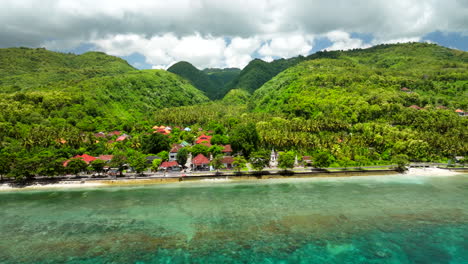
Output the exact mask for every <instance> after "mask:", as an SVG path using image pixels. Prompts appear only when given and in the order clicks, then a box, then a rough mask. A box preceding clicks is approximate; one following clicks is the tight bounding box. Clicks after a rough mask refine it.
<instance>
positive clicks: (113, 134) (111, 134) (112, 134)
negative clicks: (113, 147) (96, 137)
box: [108, 130, 122, 137]
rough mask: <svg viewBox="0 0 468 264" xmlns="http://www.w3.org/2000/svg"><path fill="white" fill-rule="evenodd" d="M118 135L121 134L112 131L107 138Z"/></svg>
mask: <svg viewBox="0 0 468 264" xmlns="http://www.w3.org/2000/svg"><path fill="white" fill-rule="evenodd" d="M120 134H122V132H120V131H118V130H114V131H112V132H109V134H108V136H109V137H112V136H120Z"/></svg>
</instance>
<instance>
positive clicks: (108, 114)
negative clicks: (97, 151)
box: [0, 48, 208, 131]
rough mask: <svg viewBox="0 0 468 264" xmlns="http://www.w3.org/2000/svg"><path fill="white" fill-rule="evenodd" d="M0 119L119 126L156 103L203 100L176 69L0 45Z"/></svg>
mask: <svg viewBox="0 0 468 264" xmlns="http://www.w3.org/2000/svg"><path fill="white" fill-rule="evenodd" d="M0 69H1V71H0V72H1V75H0V93H3V94H2V97H1V99H0V105H1V106H2V108H1V109H0V122H4V123H3V124H4V125H7V124H9V125H12V126H13V127H15V126H16V125H17V124H19V123H20V124H21V125H26V126H29V125H37V124H42V125H45V126H52V127H53V126H55V125H56V124H59V123H60V125H61V126H62V125H65V126H76V127H77V128H79V129H81V130H84V131H96V130H105V129H113V128H118V127H123V126H125V125H127V124H132V123H135V122H139V121H141V120H144V119H145V118H148V117H150V116H151V115H152V112H154V111H155V110H157V109H159V108H165V107H172V106H183V105H192V104H197V103H202V102H206V101H208V98H207V97H205V96H204V95H203V94H202V92H200V91H199V90H197V89H196V88H195V87H193V86H192V85H191V84H190V83H189V82H187V81H186V80H184V79H182V78H180V77H178V76H177V75H175V74H172V73H169V72H166V71H160V70H145V71H137V70H135V69H134V68H133V67H131V66H130V65H129V64H128V63H127V62H126V61H124V60H122V59H120V58H116V57H113V56H109V55H106V54H104V53H100V52H87V53H85V54H82V55H74V54H64V53H58V52H52V51H48V50H45V49H28V48H10V49H0Z"/></svg>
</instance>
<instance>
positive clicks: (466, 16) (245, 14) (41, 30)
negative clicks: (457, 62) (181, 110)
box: [0, 0, 468, 69]
mask: <svg viewBox="0 0 468 264" xmlns="http://www.w3.org/2000/svg"><path fill="white" fill-rule="evenodd" d="M408 41H431V42H435V43H439V44H441V45H444V46H447V47H451V48H457V49H461V50H468V0H0V48H5V47H15V46H26V47H46V48H48V49H51V50H55V51H62V52H75V53H82V52H86V51H89V50H98V51H103V52H106V53H108V54H112V55H116V56H120V57H123V58H125V59H127V60H128V61H129V62H130V63H131V64H132V65H134V66H135V67H137V68H167V67H168V66H170V65H171V64H173V63H174V62H177V61H181V60H185V61H189V62H191V63H192V64H194V65H195V66H196V67H198V68H200V69H203V68H206V67H239V68H242V67H244V66H245V65H246V64H247V63H248V62H249V61H250V60H252V59H253V58H261V59H263V60H267V61H269V60H273V59H277V58H289V57H294V56H297V55H308V54H311V53H313V52H316V51H318V50H323V49H327V50H337V49H352V48H363V47H368V46H372V45H375V44H379V43H395V42H408Z"/></svg>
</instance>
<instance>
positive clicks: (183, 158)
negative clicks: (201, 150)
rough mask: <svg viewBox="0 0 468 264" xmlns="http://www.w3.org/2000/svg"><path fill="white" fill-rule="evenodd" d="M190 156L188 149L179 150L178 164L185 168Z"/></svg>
mask: <svg viewBox="0 0 468 264" xmlns="http://www.w3.org/2000/svg"><path fill="white" fill-rule="evenodd" d="M188 155H189V151H188V149H187V148H181V149H179V151H177V163H179V164H180V165H181V166H185V163H187V158H188Z"/></svg>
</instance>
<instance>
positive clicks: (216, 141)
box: [211, 134, 229, 145]
mask: <svg viewBox="0 0 468 264" xmlns="http://www.w3.org/2000/svg"><path fill="white" fill-rule="evenodd" d="M211 144H213V145H226V144H229V138H228V137H226V136H223V135H219V134H216V135H214V136H213V137H212V138H211Z"/></svg>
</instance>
